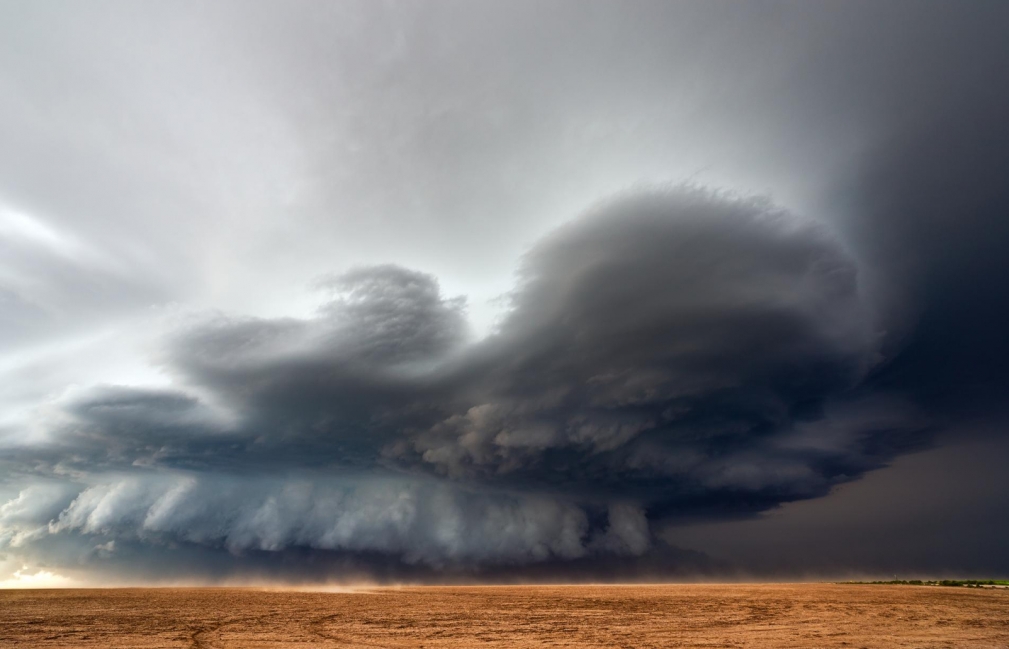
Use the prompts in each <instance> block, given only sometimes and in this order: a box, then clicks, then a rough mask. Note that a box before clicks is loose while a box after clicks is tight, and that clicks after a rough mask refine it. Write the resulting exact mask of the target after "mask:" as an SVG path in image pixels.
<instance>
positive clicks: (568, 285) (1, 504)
mask: <svg viewBox="0 0 1009 649" xmlns="http://www.w3.org/2000/svg"><path fill="white" fill-rule="evenodd" d="M421 7H424V6H423V5H421V6H420V7H418V6H413V5H408V4H405V5H399V4H395V3H393V4H389V5H382V6H381V7H378V6H377V5H373V4H372V3H360V4H353V3H350V4H341V5H332V6H330V7H329V8H328V9H323V6H320V5H316V4H314V3H308V4H290V5H288V4H274V3H269V2H266V3H255V4H254V5H246V4H236V5H228V4H221V5H217V6H216V7H214V8H212V9H207V10H205V11H204V10H197V8H196V7H195V6H189V5H179V6H177V7H176V8H175V9H173V10H171V11H167V10H166V7H157V6H153V5H152V6H149V7H146V8H144V7H136V6H130V5H114V7H113V6H112V5H110V8H114V9H115V10H114V11H110V12H108V15H104V14H102V13H101V12H97V11H95V12H91V13H82V14H81V15H78V16H67V15H64V14H62V13H60V14H57V13H54V12H52V11H50V10H49V9H48V8H46V7H45V6H42V5H40V6H39V7H31V8H26V7H21V6H17V5H14V4H10V5H5V6H3V9H2V11H3V13H4V14H6V15H7V16H8V18H9V20H6V21H3V22H5V23H6V24H8V25H13V27H4V28H2V29H3V30H4V31H5V32H9V33H8V34H7V36H8V37H7V38H3V39H0V40H3V41H5V44H4V45H2V46H0V47H2V48H3V49H2V50H0V67H2V70H3V71H4V72H5V73H9V74H6V75H5V76H4V78H5V81H3V82H2V85H0V92H2V93H3V94H2V96H3V97H6V98H8V99H10V101H8V102H5V108H3V109H0V142H2V143H3V144H4V146H3V147H0V149H4V150H6V151H8V152H14V153H2V154H0V336H2V338H0V381H3V384H4V388H3V391H2V392H0V572H3V571H4V570H6V571H7V572H9V573H11V574H14V573H15V571H21V572H20V573H18V574H22V573H24V572H25V571H29V572H31V571H41V570H45V571H51V572H53V573H56V574H60V575H71V576H73V578H75V579H78V580H80V581H81V582H82V583H85V582H92V583H96V582H97V583H118V582H134V581H155V582H165V581H172V580H175V581H178V580H182V581H187V580H188V581H216V580H222V579H232V580H242V579H250V580H254V579H269V580H279V581H285V580H294V581H327V580H350V579H357V578H368V579H379V580H397V579H419V580H445V579H490V580H500V579H537V578H543V579H575V580H578V579H597V578H602V579H632V578H633V579H638V578H641V579H645V578H652V579H655V578H663V577H668V576H674V575H678V576H690V575H698V574H707V575H712V574H721V575H726V574H729V575H734V574H744V573H745V574H750V572H748V571H756V572H759V571H760V570H762V569H766V568H767V566H771V565H773V566H774V568H773V569H774V571H776V572H775V573H774V574H792V573H794V572H796V571H805V574H808V573H810V572H817V571H819V572H820V573H821V574H822V573H825V572H829V571H851V570H866V571H873V570H884V571H887V570H889V568H890V565H889V564H886V562H885V561H877V560H876V559H865V560H864V561H860V560H859V559H858V556H863V555H857V553H856V554H855V555H852V554H851V553H850V551H849V550H850V549H847V548H846V549H844V550H843V551H841V550H838V549H837V548H831V547H829V546H830V544H829V543H827V544H825V545H824V548H823V555H822V556H820V557H814V558H812V559H808V560H807V559H803V560H802V561H805V563H802V562H800V559H799V558H796V559H795V561H794V562H793V563H791V564H789V563H788V561H787V560H786V561H782V560H780V557H775V556H774V552H775V550H774V549H773V548H774V547H775V546H778V545H780V546H781V547H782V548H784V547H788V544H789V543H792V544H801V543H803V537H802V536H801V534H800V532H797V531H796V530H797V528H796V526H795V524H794V521H793V519H791V518H788V516H790V515H791V514H786V515H784V516H785V517H784V518H783V519H780V520H783V521H784V522H782V523H780V528H775V527H774V525H775V523H774V520H778V519H774V518H773V517H771V518H769V517H768V515H769V514H773V513H775V512H792V511H805V512H813V513H812V514H809V513H807V514H802V515H803V516H807V517H811V518H810V520H812V521H813V525H814V526H817V525H827V524H828V518H833V517H835V514H834V513H833V512H836V511H837V510H838V507H842V509H843V503H848V506H850V507H851V508H852V510H853V511H862V510H867V511H868V510H871V509H872V507H868V506H867V503H865V502H864V501H863V502H859V501H858V500H857V499H858V498H859V497H864V496H858V495H857V494H858V493H861V492H858V491H857V490H854V491H853V492H852V493H854V494H856V495H848V496H845V494H846V493H848V492H846V491H845V489H848V487H845V485H849V486H852V485H856V483H862V482H864V481H865V480H866V476H867V475H868V474H872V476H886V475H891V476H897V475H899V471H898V472H894V469H893V468H892V467H890V465H891V464H893V463H895V462H898V463H899V462H900V461H901V459H902V458H903V457H904V456H906V455H908V454H911V453H915V452H920V451H922V450H923V449H930V450H928V451H927V452H928V453H934V454H937V455H936V456H935V457H937V458H941V457H942V455H943V453H945V452H946V451H945V450H944V449H946V448H947V446H948V445H949V444H951V443H952V441H955V440H958V439H961V438H963V439H968V438H969V439H971V440H974V442H972V443H974V444H975V446H974V447H972V448H977V449H980V450H978V451H977V452H978V453H981V454H984V453H985V452H986V451H985V450H984V449H988V451H987V452H989V453H991V452H1003V451H1001V450H998V449H1004V442H1003V439H1004V435H1003V434H1002V432H1001V431H1002V430H1004V426H1003V423H1004V422H1005V421H1006V415H1007V413H1006V412H1005V408H1004V406H1003V405H1002V403H1001V399H1000V395H1002V394H1004V389H1005V388H1006V387H1009V380H1007V375H1006V371H1005V368H1006V367H1007V366H1009V365H1007V362H1009V349H1007V347H1006V345H1005V336H1004V335H1003V334H1004V331H1005V327H1006V326H1009V305H1007V302H1006V300H1007V298H1006V296H1007V295H1009V285H1007V282H1009V266H1007V264H1006V262H1005V259H1006V256H1005V254H1004V250H1005V246H1006V245H1007V244H1009V231H1007V226H1006V224H1007V223H1009V219H1007V214H1009V211H1007V210H1009V195H1007V190H1006V186H1005V184H1004V182H1002V178H1003V177H1004V172H1005V171H1006V170H1007V169H1009V138H1007V133H1009V129H1007V126H1006V124H1005V121H1004V119H1002V117H1001V116H1002V115H1004V114H1006V113H1005V111H1006V110H1009V93H1007V92H1006V90H1005V88H1004V84H999V83H997V79H998V77H999V74H1000V71H1002V72H1004V66H1005V64H1006V62H1007V61H1009V48H1007V46H1006V44H1005V40H1004V38H1003V37H1002V36H1003V35H1004V27H1005V25H1007V24H1009V16H1007V13H1006V10H1005V7H1004V6H1003V5H1001V4H999V3H993V4H984V3H978V4H975V5H973V6H971V7H964V6H962V5H959V4H955V3H938V2H935V3H899V2H898V3H892V4H890V5H887V6H885V7H879V6H876V5H874V4H872V3H858V2H855V3H834V4H832V3H824V4H821V5H816V6H811V5H809V4H807V3H788V2H774V3H766V4H763V5H759V6H758V5H736V6H732V5H720V4H710V5H698V4H694V3H683V4H679V3H655V4H652V3H645V2H642V3H636V4H634V5H633V6H632V7H631V8H630V10H627V11H624V10H622V9H621V8H620V7H618V6H617V5H616V4H612V5H606V4H592V5H584V4H582V3H565V2H556V3H552V4H550V5H549V10H546V9H543V8H541V7H539V6H538V5H526V4H523V3H515V4H512V3H500V4H497V5H483V6H477V5H465V4H461V5H455V4H452V3H442V2H434V3H430V4H429V5H427V6H426V8H425V9H424V10H421ZM1000 26H1001V29H1000ZM182 43H186V44H187V45H186V46H185V47H183V46H182ZM774 43H776V45H773V46H772V44H774ZM15 100H16V101H15ZM993 449H994V450H993ZM950 457H955V458H957V459H956V462H957V463H958V464H957V466H961V465H962V464H963V463H964V462H966V463H967V464H968V465H969V464H970V462H969V460H964V456H963V453H960V454H957V453H956V452H952V451H950ZM977 466H978V467H982V468H980V469H979V471H981V472H982V473H979V474H978V475H982V478H980V480H982V481H983V480H985V479H987V478H984V477H983V476H985V475H987V476H989V477H991V476H990V471H991V469H990V466H991V463H990V462H989V463H988V464H985V463H984V462H979V463H978V464H977ZM985 466H987V467H989V468H987V469H984V468H983V467H985ZM957 471H958V472H957V473H949V472H948V473H946V474H943V475H945V477H936V481H937V482H936V484H941V483H942V480H950V481H951V483H952V482H955V481H959V480H961V479H964V477H965V476H966V475H968V473H969V472H967V471H961V470H959V469H957ZM984 471H988V472H989V473H988V474H986V473H983V472H984ZM888 472H891V473H888ZM940 473H941V472H936V473H935V475H936V476H939V475H940ZM901 479H902V480H904V479H906V480H913V479H912V478H901ZM993 480H994V478H993ZM883 482H884V483H885V480H884V481H883ZM989 484H995V482H994V481H992V482H990V483H989ZM996 491H997V489H994V488H989V491H987V492H985V491H984V490H983V489H982V490H980V491H975V492H972V493H974V494H975V495H974V496H971V502H970V503H968V502H966V501H965V502H964V503H963V504H964V505H965V506H966V505H971V506H974V507H977V508H978V511H984V512H988V514H986V515H985V516H984V519H985V520H986V521H991V520H999V519H1000V518H999V516H997V514H998V513H999V512H1000V511H1001V510H1000V509H999V508H1002V507H1004V499H1000V496H999V495H998V494H997V493H996ZM965 493H966V492H965ZM977 494H980V495H977ZM843 498H849V500H843ZM910 498H911V499H912V500H913V498H914V496H911V497H910ZM839 499H840V500H839ZM851 499H854V500H851ZM839 502H840V503H842V505H837V504H836V503H839ZM817 503H825V504H823V505H818V504H817ZM905 505H907V507H906V509H908V510H914V507H913V506H912V503H911V502H910V501H908V502H906V503H898V504H897V507H898V508H900V509H902V510H903V509H905ZM796 506H799V507H809V509H805V510H795V509H794V507H796ZM818 507H822V509H818ZM790 508H793V509H790ZM986 508H987V509H986ZM927 510H928V508H927V507H924V506H923V509H922V511H926V512H927ZM817 511H822V512H823V513H822V514H819V516H821V518H820V519H818V518H817V516H818V514H816V512H817ZM1002 513H1004V512H1002ZM796 516H798V514H796ZM856 518H857V517H856ZM796 520H798V519H796ZM874 520H875V519H874ZM769 521H770V522H769ZM817 521H819V522H817ZM863 523H864V524H868V523H865V522H864V521H863ZM863 523H859V521H858V520H854V521H853V522H852V523H851V524H852V526H853V528H857V527H858V525H859V524H863ZM873 524H874V525H875V524H876V523H873ZM982 525H983V526H984V525H987V527H983V528H982V529H978V530H975V532H976V533H977V534H979V535H987V534H1000V533H1001V532H1002V531H1003V529H1002V528H1004V525H1003V526H1002V528H1000V527H999V524H998V523H997V522H996V523H992V522H985V523H983V524H982ZM748 526H749V527H748ZM768 526H770V527H768ZM776 529H777V530H778V531H775V530H776ZM908 529H910V528H908ZM706 530H715V531H714V532H710V534H717V535H718V538H717V539H713V538H712V537H711V536H709V537H707V539H705V534H706V533H709V532H706ZM748 530H755V531H756V533H759V534H760V535H763V536H761V537H760V538H761V539H763V540H762V541H761V542H762V543H764V544H765V546H770V547H771V549H766V550H764V551H762V552H763V555H762V556H759V557H756V558H754V552H753V551H752V548H747V547H746V538H747V534H748ZM963 533H964V534H966V535H969V534H971V533H972V532H971V531H969V530H967V531H964V532H963ZM776 535H777V536H776ZM814 536H815V535H814ZM814 536H810V537H809V538H814ZM883 537H885V538H883V539H882V540H880V541H879V543H880V544H881V545H880V546H879V547H883V546H885V545H886V544H891V545H892V547H894V548H896V547H899V546H901V545H902V544H913V543H914V538H913V536H912V535H910V534H909V533H908V532H907V530H906V529H903V528H901V529H898V528H893V529H890V530H889V531H888V532H887V533H886V534H884V535H883ZM754 538H755V539H756V538H757V537H754ZM768 538H769V539H771V541H773V542H769V541H767V539H768ZM979 538H980V537H979ZM779 540H780V541H781V542H780V543H779ZM965 541H966V546H965V547H970V542H971V541H970V538H967V537H965ZM734 544H735V545H734ZM678 546H682V547H678ZM688 546H689V547H688ZM707 550H710V552H708V553H707V554H706V553H705V552H706V551H707ZM846 552H847V554H845V553H846ZM944 552H945V554H944ZM709 554H710V555H711V556H708V555H709ZM800 554H801V553H800ZM796 556H797V557H798V556H799V555H798V554H797V555H796ZM852 556H854V557H855V558H854V559H852V558H851V557H852ZM864 556H866V557H868V556H869V555H868V554H866V555H864ZM961 559H962V557H961V555H959V554H957V552H956V551H955V550H949V551H945V550H943V551H940V552H937V553H935V554H933V555H930V556H927V557H925V558H923V559H922V560H921V561H919V562H918V563H916V564H914V565H913V566H909V568H908V569H913V570H937V571H942V570H948V569H956V568H957V567H958V566H961V565H967V564H964V563H963V561H962V560H961ZM998 561H999V559H993V560H992V562H991V563H989V564H984V565H982V566H981V569H982V570H1003V569H1009V566H1006V565H1005V564H1004V563H1002V564H1000V563H998ZM970 565H972V566H976V565H979V564H970ZM790 571H791V572H790ZM6 576H7V575H6V574H0V582H2V581H3V578H4V577H6ZM987 576H991V575H987Z"/></svg>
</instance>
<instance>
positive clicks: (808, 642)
mask: <svg viewBox="0 0 1009 649" xmlns="http://www.w3.org/2000/svg"><path fill="white" fill-rule="evenodd" d="M0 612H2V614H0V646H3V647H8V646H10V647H14V646H17V647H144V648H151V647H251V648H255V647H425V648H426V649H436V648H449V647H476V646H481V647H534V646H535V647H541V646H552V647H634V648H644V647H804V648H805V647H849V648H851V647H872V648H875V647H880V648H882V647H887V648H889V647H960V646H962V647H1009V591H1007V590H994V589H992V590H985V589H965V588H941V587H926V586H880V585H841V584H759V585H662V586H486V587H423V588H419V587H418V588H399V589H397V588H382V589H374V590H366V591H357V592H325V593H323V592H296V591H276V590H273V591H271V590H257V589H223V588H222V589H215V588H204V589H175V588H171V589H169V588H166V589H114V590H26V591H14V590H12V591H0Z"/></svg>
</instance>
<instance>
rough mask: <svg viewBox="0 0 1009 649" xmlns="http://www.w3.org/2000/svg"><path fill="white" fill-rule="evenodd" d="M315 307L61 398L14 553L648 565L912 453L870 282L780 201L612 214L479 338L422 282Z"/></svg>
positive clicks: (210, 329) (657, 196) (389, 283)
mask: <svg viewBox="0 0 1009 649" xmlns="http://www.w3.org/2000/svg"><path fill="white" fill-rule="evenodd" d="M320 286H321V288H323V289H325V290H327V291H332V292H333V295H332V298H331V300H330V301H329V302H326V303H325V304H324V305H323V306H322V307H321V308H320V309H319V311H318V312H317V314H316V316H315V317H312V318H307V319H293V318H284V319H234V318H227V317H223V316H219V317H215V318H212V319H209V320H205V321H200V322H196V323H191V324H190V325H188V326H187V327H185V328H183V329H182V330H180V331H178V332H176V333H174V334H173V335H172V336H171V337H170V338H169V339H168V340H167V341H166V342H165V343H164V346H163V349H162V352H161V359H162V361H161V362H163V363H164V364H165V366H166V368H167V370H168V371H169V372H171V373H172V374H173V375H174V376H175V377H176V379H177V384H178V385H179V386H180V388H179V389H174V390H161V391H155V390H149V389H148V390H139V389H135V388H127V387H114V386H107V387H100V388H95V389H92V390H90V391H88V392H87V393H85V394H84V395H81V396H79V397H77V398H76V399H75V400H74V401H72V402H70V403H66V404H64V405H63V406H62V408H61V409H60V410H59V411H58V412H57V413H55V414H54V415H53V416H52V420H53V424H52V428H51V429H50V430H49V431H48V433H49V435H50V439H49V441H48V443H46V444H42V445H33V446H31V447H30V448H22V449H18V450H16V451H15V450H11V451H9V453H10V454H11V455H12V456H13V457H16V458H18V460H19V461H20V463H21V464H22V465H24V466H33V467H35V468H34V470H33V472H34V473H36V474H38V475H39V476H41V477H46V478H50V479H51V478H52V477H54V476H58V475H72V476H74V477H75V478H76V480H75V482H78V483H80V487H79V489H80V491H79V492H78V493H76V495H73V497H72V498H71V499H70V500H69V501H68V502H67V504H66V506H65V507H64V508H63V509H62V510H61V511H60V512H59V513H58V515H56V516H55V517H52V518H51V519H50V520H42V518H45V516H43V517H42V518H40V519H39V520H38V521H36V523H37V524H38V525H39V526H40V527H39V529H38V530H31V529H27V530H21V529H20V528H19V531H18V532H17V534H18V535H19V536H18V537H17V538H18V539H22V538H28V536H31V535H36V534H52V535H60V534H82V535H88V536H89V537H94V538H95V539H97V541H100V542H101V543H98V545H101V544H102V543H107V542H109V540H111V541H112V542H120V543H121V542H122V541H123V540H129V541H149V542H151V543H167V542H185V543H193V544H198V545H206V546H211V547H219V548H222V549H224V550H228V551H231V552H245V551H252V550H255V551H273V552H282V551H284V550H287V549H291V548H307V549H312V550H331V551H351V552H353V551H362V552H377V553H386V554H390V555H394V556H396V557H399V558H401V559H402V561H404V562H405V563H407V564H416V563H422V564H427V565H430V566H442V565H446V564H449V565H453V566H460V565H462V566H465V565H473V566H477V567H480V566H485V565H494V564H502V563H512V564H523V563H529V562H542V561H547V560H561V561H563V560H566V559H578V558H582V557H585V556H587V555H590V554H602V555H607V554H616V555H621V554H623V555H641V554H642V553H644V552H646V551H647V550H648V549H649V548H650V547H651V545H652V536H651V531H650V525H649V519H650V518H652V519H655V518H658V519H660V520H662V519H668V518H670V517H673V518H675V517H681V518H682V517H687V516H710V515H718V516H724V515H726V514H732V513H735V514H741V513H754V512H759V511H761V510H764V509H767V508H771V507H774V506H776V505H779V504H780V503H782V502H787V501H791V500H797V499H804V498H810V497H814V496H819V495H823V494H825V493H826V492H827V491H829V489H830V488H831V487H832V486H834V485H836V484H838V483H841V482H845V481H848V480H852V479H855V478H857V477H858V476H860V475H861V474H862V473H864V472H865V471H867V470H870V469H873V468H876V467H879V466H881V465H883V464H884V463H886V462H887V461H888V460H890V459H891V458H892V457H893V456H894V455H895V454H896V453H897V452H898V451H899V450H901V449H902V448H905V447H906V446H908V445H909V444H913V443H914V442H915V440H919V441H920V440H921V439H923V437H922V435H923V433H922V431H921V429H920V426H919V427H917V428H916V427H915V426H916V422H914V420H913V418H911V417H908V416H907V410H908V408H906V407H904V408H898V407H896V406H895V405H893V404H888V403H884V402H880V401H879V400H876V401H873V402H868V401H867V400H866V399H864V398H862V397H861V396H860V395H859V394H858V391H857V387H858V385H859V384H860V382H861V381H862V380H863V379H864V377H865V376H866V375H867V373H869V372H870V371H871V370H872V369H873V368H874V367H875V366H876V365H877V364H878V363H879V362H880V353H879V347H880V345H881V334H880V333H879V332H878V331H877V330H876V329H875V328H874V324H873V323H874V317H873V314H872V313H871V312H870V311H869V309H868V307H867V306H866V305H865V304H864V303H863V300H862V298H861V296H860V293H859V284H858V274H857V269H856V267H855V266H854V264H853V262H852V261H851V259H850V258H849V257H848V255H847V254H846V253H845V252H844V250H843V249H842V247H841V246H840V245H839V244H838V242H837V241H836V239H835V238H834V237H833V236H832V235H831V233H830V232H829V231H828V230H827V229H826V228H825V227H823V226H822V225H819V224H817V223H815V222H813V221H810V220H808V219H802V218H800V217H797V216H795V215H793V214H790V213H788V212H786V211H784V210H782V209H780V208H778V207H775V206H774V205H773V204H772V203H770V202H769V201H767V200H766V199H754V198H740V197H734V196H730V195H723V194H718V193H714V192H711V191H707V190H703V189H699V188H696V187H679V188H672V189H666V190H655V191H651V192H646V193H634V194H629V195H627V196H622V197H618V198H615V199H613V200H611V201H608V202H605V203H602V204H600V205H599V206H597V207H596V208H594V209H592V210H591V211H590V212H589V213H587V214H586V215H584V216H582V217H581V218H579V219H577V220H575V221H573V222H572V223H570V224H568V225H566V226H564V227H562V228H560V229H559V230H557V231H555V232H554V233H552V234H551V235H549V236H548V237H546V238H545V239H544V240H543V241H542V242H540V243H539V244H537V245H536V246H535V247H534V248H533V249H532V250H531V251H530V252H529V253H528V254H527V255H526V257H525V258H524V260H523V263H522V270H521V272H520V281H519V284H518V286H517V288H516V289H515V290H514V292H513V293H512V294H511V295H510V298H509V299H510V309H509V311H508V312H507V315H506V316H505V317H504V318H503V319H502V321H501V322H500V324H499V326H498V328H497V330H496V331H495V332H494V333H492V334H491V335H490V336H488V337H486V338H484V339H481V340H479V341H472V340H470V339H468V337H467V334H466V328H465V326H464V318H463V308H464V304H463V302H462V301H461V300H459V299H448V298H445V297H443V296H442V295H441V293H440V291H439V288H438V283H437V281H436V280H435V279H434V278H433V277H431V276H429V275H424V274H422V273H418V272H415V271H410V270H406V269H403V268H399V267H395V266H378V267H371V268H357V269H355V270H352V271H350V272H348V273H346V274H343V275H340V276H336V277H330V278H327V279H325V280H324V281H322V282H321V283H320ZM186 388H188V390H187V389H186ZM854 411H858V412H859V415H858V416H850V415H848V413H849V412H854ZM21 497H27V496H24V492H22V496H19V498H21ZM12 507H13V505H12ZM19 511H20V510H19ZM47 513H50V512H47ZM26 535H27V536H26ZM12 539H13V537H12ZM97 541H96V542H97ZM11 542H12V543H13V540H12V541H11Z"/></svg>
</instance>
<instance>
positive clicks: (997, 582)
mask: <svg viewBox="0 0 1009 649" xmlns="http://www.w3.org/2000/svg"><path fill="white" fill-rule="evenodd" d="M841 583H842V584H883V585H888V586H958V587H961V588H983V587H985V586H1007V587H1009V581H1007V580H1004V579H933V580H928V579H924V580H923V579H910V580H904V579H894V580H891V581H842V582H841Z"/></svg>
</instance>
